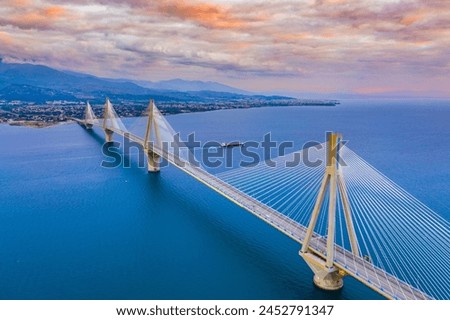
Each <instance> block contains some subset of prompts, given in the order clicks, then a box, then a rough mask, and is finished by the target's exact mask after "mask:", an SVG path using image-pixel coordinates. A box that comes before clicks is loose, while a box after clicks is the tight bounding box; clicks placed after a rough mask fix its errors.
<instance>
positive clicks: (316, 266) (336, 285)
mask: <svg viewBox="0 0 450 320" xmlns="http://www.w3.org/2000/svg"><path fill="white" fill-rule="evenodd" d="M299 254H300V256H301V257H303V259H304V260H305V262H306V263H307V264H308V266H309V267H310V268H311V270H312V271H313V272H314V278H313V282H314V284H315V285H316V286H317V287H319V288H320V289H323V290H329V291H333V290H339V289H341V288H342V287H343V286H344V280H343V279H342V278H343V277H344V276H345V272H343V271H342V270H339V269H338V268H336V267H331V268H328V267H327V266H326V261H325V260H324V259H322V258H321V257H319V256H317V255H315V254H314V253H312V252H307V253H303V252H301V251H300V252H299Z"/></svg>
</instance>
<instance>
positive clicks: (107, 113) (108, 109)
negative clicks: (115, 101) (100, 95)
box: [103, 98, 114, 142]
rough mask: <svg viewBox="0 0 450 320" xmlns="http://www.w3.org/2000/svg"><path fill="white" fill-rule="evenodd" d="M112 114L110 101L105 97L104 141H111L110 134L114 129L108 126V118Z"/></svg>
mask: <svg viewBox="0 0 450 320" xmlns="http://www.w3.org/2000/svg"><path fill="white" fill-rule="evenodd" d="M111 116H112V112H111V102H110V101H109V98H106V102H105V106H104V108H103V131H104V132H105V140H106V142H112V141H113V139H112V136H113V133H114V131H112V130H110V129H109V128H108V120H109V118H110V117H111Z"/></svg>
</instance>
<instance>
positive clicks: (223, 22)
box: [158, 0, 245, 29]
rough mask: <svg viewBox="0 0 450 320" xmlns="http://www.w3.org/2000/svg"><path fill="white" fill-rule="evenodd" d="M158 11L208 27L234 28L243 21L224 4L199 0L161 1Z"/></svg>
mask: <svg viewBox="0 0 450 320" xmlns="http://www.w3.org/2000/svg"><path fill="white" fill-rule="evenodd" d="M158 9H159V11H160V12H162V13H164V14H166V15H169V16H175V17H178V18H181V19H184V20H191V21H194V22H197V23H199V24H201V25H203V26H205V27H208V28H216V29H234V28H240V27H242V26H243V25H244V24H245V22H244V21H242V20H240V19H238V18H236V17H234V16H233V15H232V14H231V13H230V12H229V11H228V10H227V9H226V8H225V7H224V6H221V5H217V4H208V3H200V2H197V3H196V2H190V3H187V2H185V1H182V0H181V1H169V2H166V3H161V4H160V5H159V7H158Z"/></svg>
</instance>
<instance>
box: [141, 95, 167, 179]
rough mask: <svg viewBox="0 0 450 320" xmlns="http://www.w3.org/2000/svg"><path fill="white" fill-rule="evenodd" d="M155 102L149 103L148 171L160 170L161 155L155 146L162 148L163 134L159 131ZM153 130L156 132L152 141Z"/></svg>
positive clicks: (146, 133) (146, 136)
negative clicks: (155, 150) (155, 149)
mask: <svg viewBox="0 0 450 320" xmlns="http://www.w3.org/2000/svg"><path fill="white" fill-rule="evenodd" d="M155 108H156V107H155V102H154V101H153V99H151V100H150V103H149V105H148V121H147V129H146V131H145V137H144V151H145V153H146V154H147V169H148V172H159V171H160V165H159V163H160V156H159V155H158V154H157V153H156V152H154V148H155V147H156V148H158V149H160V150H162V147H163V146H162V142H161V135H160V133H159V126H158V123H157V121H156V120H157V117H156V116H155V115H156V112H155ZM152 132H154V135H155V138H154V139H153V141H152Z"/></svg>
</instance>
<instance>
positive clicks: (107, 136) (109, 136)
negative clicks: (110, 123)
mask: <svg viewBox="0 0 450 320" xmlns="http://www.w3.org/2000/svg"><path fill="white" fill-rule="evenodd" d="M104 131H105V140H106V142H112V141H113V139H112V136H113V133H114V132H113V131H111V130H109V129H105V130H104Z"/></svg>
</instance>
